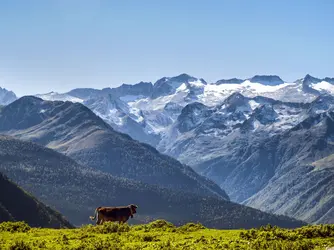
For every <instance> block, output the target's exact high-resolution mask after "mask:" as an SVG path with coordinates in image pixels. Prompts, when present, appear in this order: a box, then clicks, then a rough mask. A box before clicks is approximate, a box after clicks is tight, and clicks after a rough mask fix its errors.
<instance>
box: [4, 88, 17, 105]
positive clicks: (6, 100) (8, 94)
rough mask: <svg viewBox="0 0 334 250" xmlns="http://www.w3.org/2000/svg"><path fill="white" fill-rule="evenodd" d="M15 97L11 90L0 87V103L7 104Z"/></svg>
mask: <svg viewBox="0 0 334 250" xmlns="http://www.w3.org/2000/svg"><path fill="white" fill-rule="evenodd" d="M16 99H17V96H16V95H15V94H14V92H13V91H9V90H7V89H5V88H1V87H0V105H7V104H9V103H11V102H13V101H15V100H16Z"/></svg>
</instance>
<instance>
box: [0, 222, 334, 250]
mask: <svg viewBox="0 0 334 250" xmlns="http://www.w3.org/2000/svg"><path fill="white" fill-rule="evenodd" d="M330 246H334V225H318V226H306V227H302V228H298V229H293V230H291V229H290V230H288V229H282V228H277V227H271V226H270V225H268V226H267V227H262V228H260V229H251V230H242V229H240V230H215V229H207V228H205V227H203V226H202V225H201V224H193V223H189V224H186V225H184V226H181V227H175V226H174V225H173V224H171V223H168V222H166V221H162V220H159V221H155V222H152V223H150V224H145V225H135V226H129V225H128V224H124V225H121V226H119V225H118V224H116V223H105V224H104V225H103V226H92V225H87V226H83V227H81V228H77V229H41V228H30V227H29V226H28V225H26V224H25V223H22V222H14V223H13V222H5V223H2V224H0V249H21V250H25V249H115V250H116V249H133V250H134V249H291V250H293V249H326V248H327V247H330Z"/></svg>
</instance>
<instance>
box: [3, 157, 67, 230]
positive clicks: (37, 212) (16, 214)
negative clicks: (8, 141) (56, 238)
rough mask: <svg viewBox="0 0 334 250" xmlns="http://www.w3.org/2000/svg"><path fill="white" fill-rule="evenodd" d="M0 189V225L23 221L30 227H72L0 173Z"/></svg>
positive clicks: (56, 213) (60, 216)
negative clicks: (6, 222)
mask: <svg viewBox="0 0 334 250" xmlns="http://www.w3.org/2000/svg"><path fill="white" fill-rule="evenodd" d="M0 158H1V159H2V158H3V156H0ZM2 160H3V159H2ZM0 189H1V193H0V223H1V222H4V221H25V222H27V223H28V224H29V225H30V226H31V227H47V228H72V227H73V226H72V225H71V224H70V223H69V222H68V221H67V220H66V219H65V218H64V217H63V216H62V215H61V214H59V213H58V212H56V211H54V210H53V209H51V208H50V207H47V206H46V205H44V204H43V203H41V202H40V201H38V200H37V199H36V198H34V197H33V196H31V195H30V194H28V193H27V192H25V191H24V190H22V189H21V188H20V187H18V186H17V185H16V184H15V183H13V182H12V181H10V180H9V179H8V178H7V177H6V176H5V175H4V174H2V173H1V172H0Z"/></svg>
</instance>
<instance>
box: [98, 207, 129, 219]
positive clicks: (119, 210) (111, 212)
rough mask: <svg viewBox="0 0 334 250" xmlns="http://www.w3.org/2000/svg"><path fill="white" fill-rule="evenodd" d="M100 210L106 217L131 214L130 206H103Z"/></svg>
mask: <svg viewBox="0 0 334 250" xmlns="http://www.w3.org/2000/svg"><path fill="white" fill-rule="evenodd" d="M99 212H100V213H101V214H102V215H104V216H106V217H112V218H118V217H123V216H130V215H131V211H130V208H129V207H102V208H100V209H99Z"/></svg>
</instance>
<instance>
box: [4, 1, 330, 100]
mask: <svg viewBox="0 0 334 250" xmlns="http://www.w3.org/2000/svg"><path fill="white" fill-rule="evenodd" d="M333 9H334V2H333V1H329V0H323V1H321V2H320V1H319V2H318V1H311V0H309V1H301V0H296V1H293V2H290V1H287V0H283V1H278V2H268V1H264V0H254V1H251V2H244V1H241V0H236V1H227V0H226V1H223V0H222V1H218V0H212V1H210V2H194V1H189V0H185V1H182V2H180V1H175V0H172V1H168V2H157V1H153V0H147V1H145V2H139V1H127V2H123V1H122V2H119V1H88V0H84V1H77V0H73V1H66V0H50V1H41V0H31V1H23V0H13V1H1V2H0V28H1V31H2V32H1V33H0V87H2V88H6V89H8V90H12V91H13V92H14V93H16V94H17V95H18V96H22V95H29V94H37V93H47V92H51V91H55V92H60V93H63V92H67V91H69V90H71V89H74V88H97V89H102V88H105V87H116V86H119V85H121V84H122V83H126V84H134V83H137V82H140V81H148V82H152V83H154V82H155V81H156V80H158V79H159V78H161V77H163V76H176V75H179V74H181V73H187V74H189V75H192V76H195V77H199V78H204V79H205V80H206V81H208V82H215V81H217V80H219V79H222V78H224V79H226V78H233V77H237V78H242V79H245V78H249V77H252V76H254V75H257V74H260V75H278V76H280V77H281V78H282V79H283V80H285V81H287V82H292V81H295V80H296V79H298V78H301V77H304V76H305V75H306V74H310V75H312V76H315V77H319V78H323V77H326V76H328V77H333V69H332V66H331V65H332V58H334V49H333V44H332V39H333V38H334V29H333V28H332V27H333V24H334V16H333V15H332V10H333Z"/></svg>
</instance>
